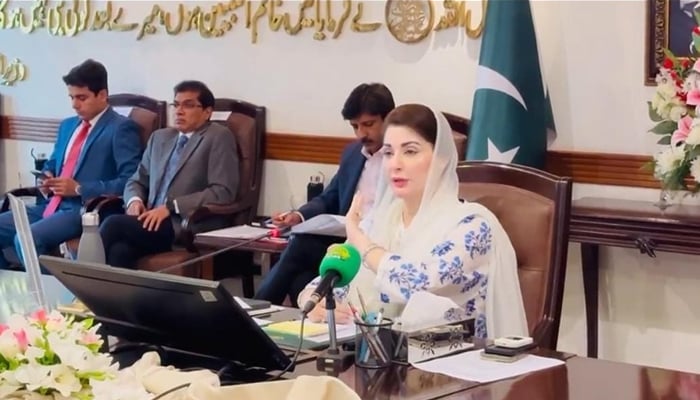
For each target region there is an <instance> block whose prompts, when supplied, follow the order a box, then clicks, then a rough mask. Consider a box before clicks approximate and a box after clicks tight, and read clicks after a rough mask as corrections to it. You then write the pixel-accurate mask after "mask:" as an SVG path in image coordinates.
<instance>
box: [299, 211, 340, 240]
mask: <svg viewBox="0 0 700 400" xmlns="http://www.w3.org/2000/svg"><path fill="white" fill-rule="evenodd" d="M292 233H307V234H313V235H324V236H337V237H343V238H344V237H345V216H343V215H333V214H321V215H317V216H315V217H313V218H310V219H308V220H306V221H304V222H302V223H300V224H298V225H294V226H293V227H292Z"/></svg>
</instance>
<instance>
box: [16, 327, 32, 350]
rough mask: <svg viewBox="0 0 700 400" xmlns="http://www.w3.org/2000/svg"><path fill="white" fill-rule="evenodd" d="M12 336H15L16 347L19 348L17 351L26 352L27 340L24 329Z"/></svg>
mask: <svg viewBox="0 0 700 400" xmlns="http://www.w3.org/2000/svg"><path fill="white" fill-rule="evenodd" d="M13 335H15V339H17V345H18V346H19V350H20V351H25V350H27V347H29V339H27V332H25V331H24V329H22V330H20V331H18V332H14V333H13Z"/></svg>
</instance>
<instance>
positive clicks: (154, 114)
mask: <svg viewBox="0 0 700 400" xmlns="http://www.w3.org/2000/svg"><path fill="white" fill-rule="evenodd" d="M109 104H110V105H111V106H112V107H113V108H114V109H115V110H117V111H121V109H127V110H128V112H129V114H128V116H129V118H131V119H133V120H134V121H135V122H136V123H137V124H138V125H139V126H140V127H141V144H142V145H143V148H146V143H147V142H148V138H150V137H151V133H153V132H154V131H156V130H158V129H160V128H165V127H166V126H167V125H168V109H167V107H168V106H167V104H165V102H164V101H161V100H156V99H152V98H150V97H146V96H141V95H138V94H130V93H120V94H113V95H111V96H109Z"/></svg>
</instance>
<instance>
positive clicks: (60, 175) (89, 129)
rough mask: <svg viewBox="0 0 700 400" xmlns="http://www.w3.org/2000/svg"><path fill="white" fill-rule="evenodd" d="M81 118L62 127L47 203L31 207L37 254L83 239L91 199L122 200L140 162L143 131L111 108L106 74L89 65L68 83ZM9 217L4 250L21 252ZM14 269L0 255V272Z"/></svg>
mask: <svg viewBox="0 0 700 400" xmlns="http://www.w3.org/2000/svg"><path fill="white" fill-rule="evenodd" d="M63 82H64V83H65V84H66V87H67V89H68V96H69V97H70V99H71V104H72V106H73V109H74V110H75V113H76V114H77V116H75V117H70V118H67V119H65V120H63V121H62V122H61V125H60V126H59V128H58V137H57V139H56V144H55V145H54V149H53V152H52V154H51V157H50V158H49V160H48V161H47V162H46V164H45V166H44V169H43V170H42V173H43V178H42V179H40V180H39V185H40V186H41V187H40V190H41V192H42V193H43V195H44V196H45V197H46V199H45V201H39V202H38V203H37V205H36V206H35V207H28V208H27V214H28V217H29V223H30V224H31V230H32V236H33V238H34V243H35V245H36V248H37V254H39V255H41V254H46V253H49V252H50V251H52V250H54V249H56V248H57V247H58V246H59V245H60V244H61V243H63V242H65V241H67V240H70V239H73V238H76V237H78V236H80V234H81V232H82V224H81V218H80V210H81V207H82V206H83V204H85V202H86V201H87V200H89V199H91V198H94V197H97V196H101V195H119V194H121V193H122V191H123V190H124V185H125V184H126V180H127V179H128V178H129V176H131V175H132V174H133V173H134V171H136V166H137V165H138V163H139V159H140V158H141V150H142V146H141V139H140V135H139V131H140V129H139V127H138V125H137V124H136V123H135V122H134V121H132V120H130V119H129V118H127V117H124V116H122V115H120V114H118V113H117V112H116V111H114V110H113V109H112V108H111V107H110V106H109V103H108V87H107V70H106V69H105V67H104V66H103V65H102V64H100V63H99V62H97V61H94V60H87V61H85V62H83V63H82V64H80V65H78V66H76V67H74V68H73V69H71V70H70V72H69V73H68V74H67V75H65V76H64V77H63ZM16 233H17V232H16V231H15V227H14V223H13V220H12V214H11V212H10V211H8V212H5V213H2V214H0V247H1V248H2V249H4V250H10V249H12V247H13V244H14V247H15V248H16V249H17V253H18V254H21V252H20V251H19V243H18V240H17V239H16ZM8 266H9V263H8V261H7V260H6V259H5V257H4V256H3V255H2V254H0V268H7V267H8Z"/></svg>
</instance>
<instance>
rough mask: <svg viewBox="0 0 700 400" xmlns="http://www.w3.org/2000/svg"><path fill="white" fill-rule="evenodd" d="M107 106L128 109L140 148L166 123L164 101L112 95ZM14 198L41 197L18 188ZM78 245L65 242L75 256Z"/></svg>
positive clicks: (76, 240) (89, 205)
mask: <svg viewBox="0 0 700 400" xmlns="http://www.w3.org/2000/svg"><path fill="white" fill-rule="evenodd" d="M109 104H110V106H112V107H113V108H114V109H115V110H116V111H117V112H121V111H122V110H121V109H123V108H127V107H128V108H129V110H128V112H129V113H128V117H129V118H131V119H133V120H134V121H135V122H136V123H137V125H139V127H141V141H142V146H143V148H145V146H146V142H147V141H148V138H149V137H150V135H151V133H153V131H155V130H156V129H160V128H162V127H164V126H165V124H166V123H167V113H166V107H167V106H166V104H165V102H164V101H159V100H156V99H152V98H150V97H146V96H141V95H137V94H129V93H123V94H114V95H111V96H109ZM9 193H12V194H13V195H15V196H18V197H19V196H27V197H37V198H38V196H41V194H40V193H39V190H38V189H36V188H20V189H14V190H11V191H10V192H9ZM102 199H103V197H98V198H95V199H89V200H87V201H86V202H85V205H84V206H83V208H82V210H81V213H84V212H86V211H92V210H93V209H94V208H95V207H96V206H97V204H99V202H100V201H101V200H102ZM9 207H10V204H9V200H7V199H5V201H3V204H2V207H0V212H5V211H7V210H8V209H9ZM78 243H80V237H77V238H73V239H71V240H69V241H67V242H66V246H67V247H68V249H69V250H70V251H71V252H72V253H73V254H75V253H76V252H77V251H78ZM51 253H52V254H54V255H59V253H60V252H59V250H58V249H56V250H54V251H52V252H51Z"/></svg>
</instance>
